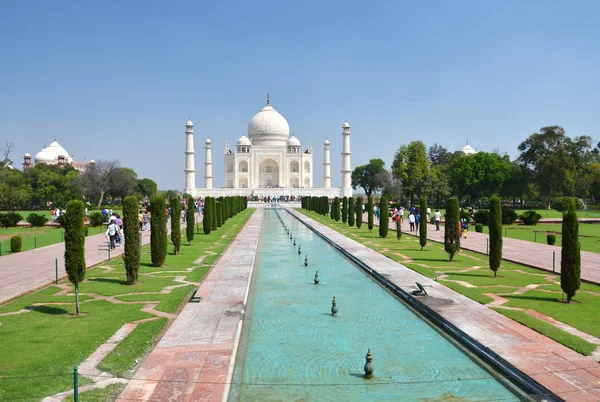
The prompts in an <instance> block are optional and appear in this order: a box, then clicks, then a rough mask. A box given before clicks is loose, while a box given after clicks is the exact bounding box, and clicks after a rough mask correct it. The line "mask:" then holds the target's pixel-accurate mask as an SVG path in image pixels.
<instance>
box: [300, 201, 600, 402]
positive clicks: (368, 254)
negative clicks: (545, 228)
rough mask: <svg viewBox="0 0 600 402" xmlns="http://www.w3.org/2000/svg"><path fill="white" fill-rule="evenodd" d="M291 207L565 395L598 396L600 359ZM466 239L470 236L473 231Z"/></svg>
mask: <svg viewBox="0 0 600 402" xmlns="http://www.w3.org/2000/svg"><path fill="white" fill-rule="evenodd" d="M291 212H292V213H293V214H295V215H296V216H297V217H298V218H299V219H301V220H302V221H304V222H306V223H308V224H309V225H311V226H312V227H314V228H315V229H316V230H318V231H320V232H321V233H323V235H325V236H327V237H328V238H329V239H331V240H332V241H333V242H335V243H336V244H338V245H339V246H341V247H343V248H344V249H345V250H347V251H348V252H350V253H351V254H352V255H354V256H356V257H357V258H359V259H361V260H362V261H363V262H365V263H366V264H368V265H369V266H370V267H371V268H373V269H374V270H376V271H377V272H379V273H380V274H382V275H384V276H386V277H387V278H388V279H389V280H390V281H391V282H393V283H395V284H396V285H398V286H399V287H401V288H402V289H404V290H406V291H407V292H410V291H412V290H416V285H415V282H416V281H418V282H420V283H421V284H422V285H423V286H424V287H425V288H426V290H427V293H428V296H422V297H419V298H418V299H419V301H421V302H422V303H424V304H425V305H427V306H428V307H430V308H431V309H432V310H434V311H435V312H437V313H438V314H440V315H441V316H442V317H444V318H445V319H447V320H448V321H450V322H451V323H452V324H454V325H455V326H457V327H458V328H459V329H461V330H462V331H464V332H465V333H466V334H468V335H469V336H471V337H473V338H474V339H476V340H477V341H478V342H480V343H481V344H483V345H484V346H486V347H488V348H490V349H491V350H493V351H494V352H496V353H497V354H498V355H500V356H501V357H503V358H504V359H505V360H507V361H508V362H510V363H511V364H513V365H514V366H515V367H517V368H518V369H519V370H521V371H522V372H524V373H525V374H527V375H529V376H530V377H531V378H533V379H534V380H536V381H537V382H538V383H540V384H541V385H543V386H545V387H546V388H548V389H549V390H550V391H552V392H553V393H555V394H556V395H558V396H559V397H561V398H563V399H564V400H565V401H576V402H584V401H600V364H598V363H597V362H596V361H594V360H593V359H591V358H589V357H586V356H583V355H580V354H579V353H577V352H575V351H573V350H571V349H569V348H567V347H565V346H563V345H561V344H559V343H557V342H555V341H553V340H552V339H550V338H547V337H545V336H543V335H541V334H539V333H538V332H535V331H533V330H532V329H530V328H527V327H526V326H524V325H521V324H519V323H518V322H516V321H513V320H511V319H509V318H507V317H505V316H503V315H502V314H500V313H497V312H496V311H494V310H491V309H490V308H488V307H486V306H484V305H482V304H479V303H477V302H476V301H473V300H471V299H469V298H467V297H466V296H463V295H461V294H460V293H458V292H455V291H453V290H452V289H449V288H447V287H445V286H443V285H442V284H441V283H438V282H436V281H434V280H432V279H430V278H427V277H425V276H423V275H421V274H419V273H417V272H415V271H413V270H411V269H409V268H407V267H405V266H403V265H401V264H399V263H397V262H395V261H393V260H391V259H389V258H387V257H386V256H384V255H382V254H379V253H378V252H376V251H374V250H371V249H370V248H368V247H366V246H363V245H362V244H360V243H358V242H356V241H354V240H352V239H350V238H348V237H346V236H344V235H342V234H341V233H339V232H337V231H335V230H334V229H331V228H329V227H327V226H325V225H322V224H320V223H319V222H317V221H315V220H314V219H311V218H309V217H307V216H305V215H303V214H301V213H298V212H295V211H291ZM434 232H435V228H434ZM468 240H471V234H469V239H468ZM484 247H485V244H484Z"/></svg>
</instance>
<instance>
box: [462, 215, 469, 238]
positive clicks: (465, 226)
mask: <svg viewBox="0 0 600 402" xmlns="http://www.w3.org/2000/svg"><path fill="white" fill-rule="evenodd" d="M462 234H463V235H464V236H465V239H466V238H467V235H468V234H469V224H468V223H467V220H466V219H465V218H462Z"/></svg>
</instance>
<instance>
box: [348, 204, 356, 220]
mask: <svg viewBox="0 0 600 402" xmlns="http://www.w3.org/2000/svg"><path fill="white" fill-rule="evenodd" d="M354 208H355V206H354V197H348V226H354Z"/></svg>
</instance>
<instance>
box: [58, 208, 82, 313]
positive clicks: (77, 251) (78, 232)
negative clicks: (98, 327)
mask: <svg viewBox="0 0 600 402" xmlns="http://www.w3.org/2000/svg"><path fill="white" fill-rule="evenodd" d="M84 219H85V216H84V213H83V202H81V201H77V200H73V201H70V202H69V203H68V204H67V213H66V214H65V215H64V216H63V223H62V225H63V226H64V228H65V270H66V271H67V275H68V277H69V281H70V282H71V283H72V284H73V285H74V287H75V311H76V313H77V314H79V283H81V282H83V280H84V279H85V268H86V265H85V252H84V249H85V233H84V229H83V227H84V225H83V221H84Z"/></svg>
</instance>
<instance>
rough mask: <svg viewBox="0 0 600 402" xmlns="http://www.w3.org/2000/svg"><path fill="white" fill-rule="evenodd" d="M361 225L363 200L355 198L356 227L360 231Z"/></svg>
mask: <svg viewBox="0 0 600 402" xmlns="http://www.w3.org/2000/svg"><path fill="white" fill-rule="evenodd" d="M362 224H363V199H362V197H357V198H356V227H357V228H359V229H360V227H361V226H362Z"/></svg>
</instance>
